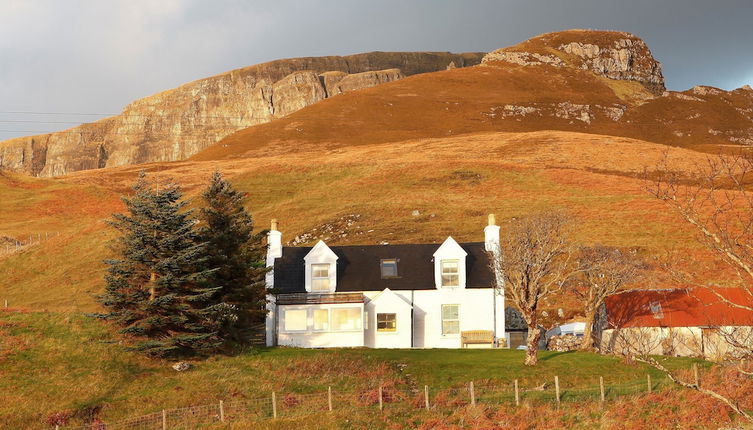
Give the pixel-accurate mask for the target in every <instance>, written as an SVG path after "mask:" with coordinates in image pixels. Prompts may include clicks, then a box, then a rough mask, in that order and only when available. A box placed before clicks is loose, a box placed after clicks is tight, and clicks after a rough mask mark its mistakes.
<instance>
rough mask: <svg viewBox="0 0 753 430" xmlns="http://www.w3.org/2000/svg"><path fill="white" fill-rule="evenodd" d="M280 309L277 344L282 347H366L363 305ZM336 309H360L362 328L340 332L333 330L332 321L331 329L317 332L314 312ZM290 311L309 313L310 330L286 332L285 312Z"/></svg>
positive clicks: (325, 305) (301, 306) (287, 306)
mask: <svg viewBox="0 0 753 430" xmlns="http://www.w3.org/2000/svg"><path fill="white" fill-rule="evenodd" d="M277 308H278V309H277V310H278V313H279V315H278V320H277V325H278V329H277V333H278V334H277V344H278V345H281V346H295V347H300V348H331V347H358V346H364V345H365V344H364V329H363V311H364V306H363V303H340V304H321V305H280V306H278V307H277ZM335 308H358V309H359V310H360V313H361V317H360V328H359V329H357V330H338V331H333V330H332V329H331V325H332V321H331V320H330V329H328V330H323V331H316V330H314V329H313V326H314V321H313V310H314V309H330V310H331V309H335ZM290 309H298V310H306V311H307V312H308V314H307V315H308V328H307V329H306V330H304V331H286V330H285V311H286V310H290Z"/></svg>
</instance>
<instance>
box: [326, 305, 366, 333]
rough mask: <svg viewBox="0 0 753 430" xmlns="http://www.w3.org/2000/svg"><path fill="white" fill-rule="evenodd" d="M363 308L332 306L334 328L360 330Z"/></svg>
mask: <svg viewBox="0 0 753 430" xmlns="http://www.w3.org/2000/svg"><path fill="white" fill-rule="evenodd" d="M361 319H362V317H361V308H332V330H360V329H361Z"/></svg>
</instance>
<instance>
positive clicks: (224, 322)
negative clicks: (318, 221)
mask: <svg viewBox="0 0 753 430" xmlns="http://www.w3.org/2000/svg"><path fill="white" fill-rule="evenodd" d="M202 197H203V199H204V203H205V207H204V208H202V210H201V213H200V215H199V219H200V228H199V236H200V238H201V240H202V241H205V242H207V244H208V247H207V261H206V264H207V267H213V268H216V269H217V270H215V271H214V272H212V282H213V285H214V286H215V287H216V288H218V292H217V293H216V295H215V296H214V298H213V302H214V305H213V307H212V309H213V310H214V311H215V314H214V315H215V318H216V319H215V321H216V322H217V324H219V327H220V330H219V335H220V337H222V338H223V339H225V340H226V341H232V342H237V343H244V342H245V341H246V340H247V339H246V337H247V336H245V333H246V332H247V330H248V329H249V327H250V326H251V325H253V324H255V323H260V322H262V321H264V316H265V315H266V308H265V305H266V288H265V283H264V278H265V274H266V273H267V269H266V261H265V259H266V247H265V245H264V244H263V242H262V239H263V237H264V233H265V232H263V231H262V232H259V233H257V234H254V233H253V230H254V223H253V218H252V217H251V215H250V214H249V213H248V212H247V211H246V209H245V208H244V206H243V199H244V193H241V192H239V191H237V190H235V189H234V188H233V186H232V184H230V183H229V182H228V181H226V180H225V179H224V178H223V177H222V175H221V174H220V173H219V172H215V173H214V175H213V176H212V179H211V181H210V183H209V186H208V187H207V188H206V190H205V191H204V193H203V196H202Z"/></svg>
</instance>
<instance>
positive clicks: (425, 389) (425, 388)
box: [424, 385, 429, 411]
mask: <svg viewBox="0 0 753 430" xmlns="http://www.w3.org/2000/svg"><path fill="white" fill-rule="evenodd" d="M424 403H426V410H427V411H428V410H429V386H428V385H424Z"/></svg>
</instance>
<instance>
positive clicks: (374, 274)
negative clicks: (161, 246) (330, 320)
mask: <svg viewBox="0 0 753 430" xmlns="http://www.w3.org/2000/svg"><path fill="white" fill-rule="evenodd" d="M439 246H440V244H410V245H355V246H331V247H330V249H332V251H333V252H334V253H335V255H337V257H338V260H337V292H353V291H382V290H384V289H385V288H389V289H390V290H394V291H399V290H433V289H435V288H436V287H435V285H434V257H433V254H434V252H436V251H437V249H439ZM460 246H461V247H462V248H463V249H464V250H465V252H467V253H468V256H467V257H466V260H465V261H466V270H467V274H466V288H491V287H493V276H492V273H491V270H490V269H489V266H488V258H487V254H486V250H485V249H484V243H483V242H471V243H461V244H460ZM309 251H311V247H283V249H282V257H280V258H277V259H276V260H275V266H274V285H275V289H276V290H277V291H278V292H280V293H303V292H306V289H305V286H304V282H305V281H304V276H305V273H304V271H305V264H304V261H303V258H304V257H305V256H306V254H308V253H309ZM393 258H395V259H397V260H398V263H397V267H398V269H397V270H398V277H397V278H387V279H382V272H381V260H383V259H393Z"/></svg>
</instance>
